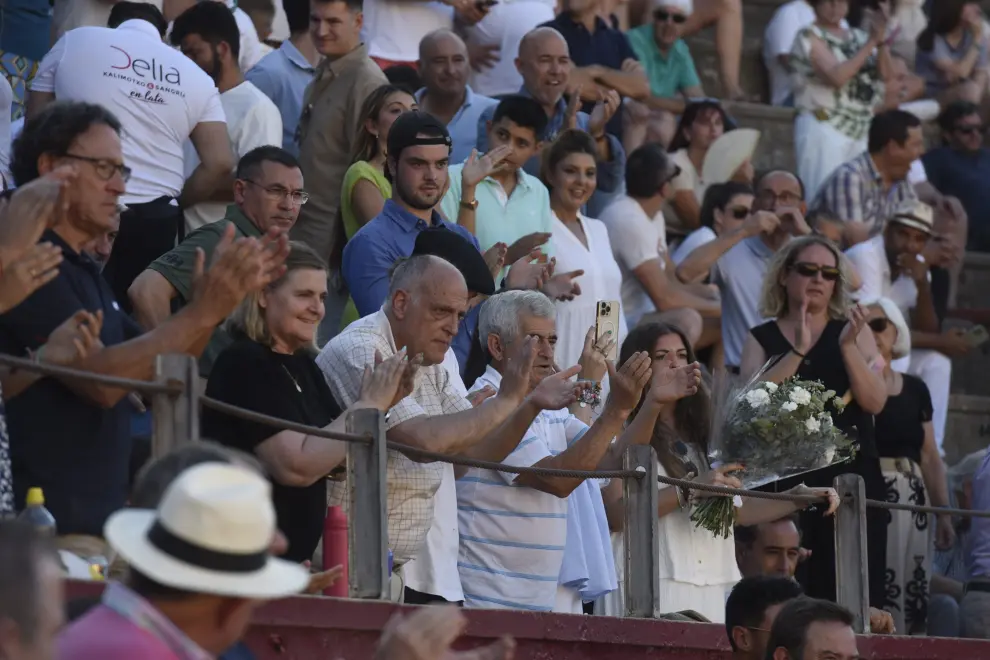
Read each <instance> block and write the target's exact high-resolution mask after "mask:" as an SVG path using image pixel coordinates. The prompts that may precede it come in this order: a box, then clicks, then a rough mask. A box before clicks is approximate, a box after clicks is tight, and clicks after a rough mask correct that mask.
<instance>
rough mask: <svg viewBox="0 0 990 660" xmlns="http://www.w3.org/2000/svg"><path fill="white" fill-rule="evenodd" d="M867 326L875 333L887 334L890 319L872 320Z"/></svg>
mask: <svg viewBox="0 0 990 660" xmlns="http://www.w3.org/2000/svg"><path fill="white" fill-rule="evenodd" d="M867 325H868V326H870V330H872V331H873V332H877V333H881V332H886V330H887V328H888V327H889V326H890V319H886V318H879V319H871V320H870V321H869V322H868V323H867Z"/></svg>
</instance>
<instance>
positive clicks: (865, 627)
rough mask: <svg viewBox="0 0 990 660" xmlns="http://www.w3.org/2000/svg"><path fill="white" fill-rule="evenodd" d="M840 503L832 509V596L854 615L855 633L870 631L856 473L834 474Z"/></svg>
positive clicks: (861, 486) (862, 488) (862, 507)
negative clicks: (833, 572) (833, 553)
mask: <svg viewBox="0 0 990 660" xmlns="http://www.w3.org/2000/svg"><path fill="white" fill-rule="evenodd" d="M834 488H835V490H836V492H838V494H839V499H840V500H841V502H842V505H841V506H840V507H839V508H838V510H837V511H836V512H835V600H836V602H837V603H838V604H839V605H842V606H843V607H845V608H846V609H848V610H849V611H850V612H852V613H853V616H854V617H855V622H854V628H855V630H856V632H857V633H859V634H866V633H868V632H870V589H869V585H870V580H869V576H870V573H869V563H868V557H869V555H868V553H867V549H866V543H867V541H866V485H865V483H864V481H863V478H862V477H860V476H859V475H858V474H842V475H839V476H838V477H836V478H835V482H834Z"/></svg>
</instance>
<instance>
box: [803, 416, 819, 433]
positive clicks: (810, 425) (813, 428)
mask: <svg viewBox="0 0 990 660" xmlns="http://www.w3.org/2000/svg"><path fill="white" fill-rule="evenodd" d="M804 428H806V429H808V431H810V432H811V433H818V431H820V430H821V428H822V423H821V422H819V421H818V420H817V419H815V418H814V417H809V418H808V419H806V420H804Z"/></svg>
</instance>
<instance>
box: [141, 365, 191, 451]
mask: <svg viewBox="0 0 990 660" xmlns="http://www.w3.org/2000/svg"><path fill="white" fill-rule="evenodd" d="M155 382H157V383H159V384H164V385H175V384H180V385H182V392H181V393H179V394H164V393H163V394H155V395H153V396H152V398H151V421H152V426H151V434H152V435H151V456H152V458H158V457H159V456H163V455H164V454H167V453H168V452H170V451H172V450H173V449H175V448H176V447H179V446H181V445H184V444H187V443H189V442H196V441H197V440H199V398H198V393H197V391H196V389H197V388H198V387H199V369H198V367H197V365H196V358H194V357H192V356H191V355H182V354H170V355H159V356H158V357H157V358H156V359H155Z"/></svg>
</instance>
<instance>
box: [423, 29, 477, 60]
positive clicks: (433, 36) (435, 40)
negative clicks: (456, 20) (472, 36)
mask: <svg viewBox="0 0 990 660" xmlns="http://www.w3.org/2000/svg"><path fill="white" fill-rule="evenodd" d="M445 46H448V47H452V48H453V49H455V50H458V51H460V52H462V53H464V55H465V56H466V55H467V44H465V43H464V40H463V39H461V38H460V36H458V35H457V33H456V32H454V31H453V30H448V29H447V28H441V29H439V30H434V31H433V32H430V33H429V34H427V35H426V36H425V37H423V38H422V39H421V40H420V42H419V61H420V62H426V61H428V60H429V59H431V58H432V57H434V55H435V53H436V51H437V50H438V49H444V47H445Z"/></svg>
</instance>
